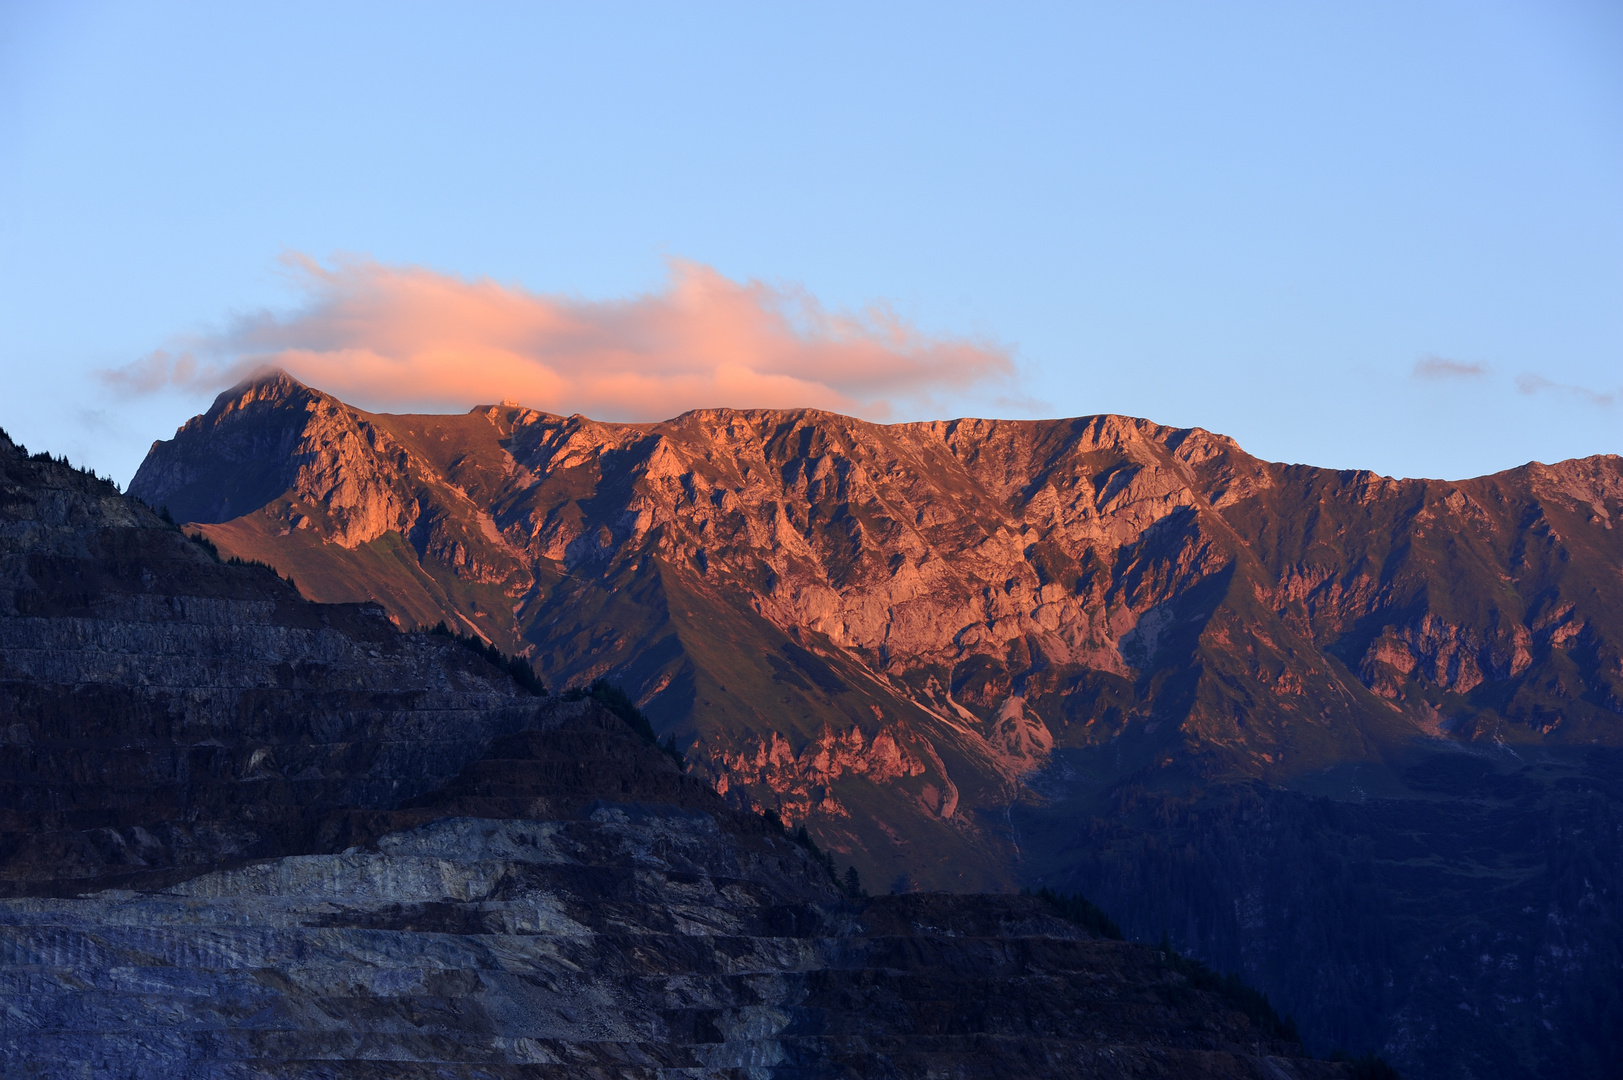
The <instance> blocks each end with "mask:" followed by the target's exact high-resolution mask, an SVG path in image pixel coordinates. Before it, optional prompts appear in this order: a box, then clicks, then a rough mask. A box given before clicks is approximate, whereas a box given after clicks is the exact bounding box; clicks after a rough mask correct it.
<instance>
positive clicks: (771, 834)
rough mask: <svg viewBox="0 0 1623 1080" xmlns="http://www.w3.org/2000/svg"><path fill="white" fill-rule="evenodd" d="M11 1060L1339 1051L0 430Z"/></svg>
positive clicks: (1215, 1067) (1024, 1068)
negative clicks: (1306, 1047)
mask: <svg viewBox="0 0 1623 1080" xmlns="http://www.w3.org/2000/svg"><path fill="white" fill-rule="evenodd" d="M0 718H3V720H4V725H3V730H4V737H5V741H4V743H3V744H0V785H3V787H0V792H3V794H0V808H3V810H0V814H3V815H4V816H3V818H0V829H3V831H0V883H3V887H4V890H5V892H6V893H7V894H8V895H6V896H5V897H4V898H3V899H0V1059H3V1060H4V1062H5V1072H6V1075H8V1076H11V1075H16V1076H40V1077H56V1076H64V1075H96V1076H109V1077H129V1078H136V1077H140V1078H147V1077H151V1078H158V1077H164V1078H168V1077H177V1076H178V1077H198V1078H203V1077H208V1078H214V1077H222V1078H223V1077H245V1078H246V1077H269V1076H301V1077H302V1076H314V1077H321V1076H327V1077H335V1078H336V1077H376V1078H380V1080H381V1078H383V1077H390V1078H396V1077H424V1078H426V1077H435V1078H441V1077H470V1078H471V1077H476V1076H478V1077H520V1076H524V1077H549V1076H557V1077H593V1076H597V1077H624V1078H639V1077H677V1076H718V1077H726V1076H735V1077H783V1078H790V1077H835V1076H862V1077H881V1076H896V1077H904V1076H905V1077H919V1076H939V1077H966V1078H967V1077H983V1076H984V1077H992V1076H1006V1075H1012V1074H1020V1075H1029V1076H1054V1077H1062V1076H1063V1077H1071V1076H1090V1077H1091V1076H1106V1077H1108V1076H1123V1077H1125V1076H1142V1075H1152V1074H1157V1075H1197V1074H1198V1075H1208V1076H1216V1077H1256V1078H1262V1077H1269V1078H1275V1077H1281V1076H1283V1077H1331V1076H1341V1075H1345V1073H1346V1070H1345V1068H1344V1067H1342V1066H1335V1065H1330V1064H1325V1063H1321V1062H1313V1061H1308V1060H1305V1059H1303V1058H1302V1057H1301V1051H1300V1047H1299V1046H1296V1045H1295V1044H1293V1043H1283V1042H1279V1041H1276V1040H1274V1039H1272V1038H1270V1037H1269V1036H1267V1035H1266V1034H1265V1033H1264V1031H1263V1030H1262V1029H1260V1028H1258V1027H1256V1026H1254V1025H1253V1024H1252V1023H1251V1022H1250V1021H1249V1020H1248V1019H1247V1017H1246V1015H1245V1013H1244V1011H1243V1008H1242V1007H1241V1006H1242V1005H1243V1004H1244V1003H1243V1002H1237V1001H1235V1000H1231V999H1229V998H1225V997H1224V996H1222V994H1220V993H1216V992H1213V991H1211V990H1208V989H1203V988H1201V987H1199V986H1196V985H1193V984H1191V983H1190V981H1189V979H1188V977H1187V975H1186V973H1185V972H1184V971H1183V969H1181V968H1179V967H1178V966H1177V964H1176V963H1175V962H1172V961H1169V960H1168V959H1167V958H1166V957H1165V956H1163V955H1162V954H1159V953H1156V952H1154V951H1151V950H1148V949H1145V948H1143V947H1141V946H1136V945H1131V944H1127V943H1123V942H1119V941H1109V940H1102V939H1099V938H1097V937H1095V936H1093V935H1092V934H1090V933H1088V932H1086V931H1084V930H1082V929H1080V928H1078V927H1077V926H1074V925H1072V924H1071V923H1069V922H1066V921H1064V920H1062V919H1060V918H1058V917H1057V916H1056V915H1055V913H1054V912H1053V911H1051V910H1050V909H1049V907H1048V906H1047V905H1046V904H1045V902H1043V901H1040V900H1038V899H1036V898H1029V897H1013V896H1003V897H990V896H944V895H939V894H938V895H928V894H917V895H911V896H897V897H881V898H876V899H859V898H855V897H850V896H845V895H843V894H842V893H841V891H840V890H839V889H837V888H836V887H835V885H834V884H833V883H832V882H831V880H830V878H829V874H828V872H827V871H826V869H825V868H824V865H823V863H822V862H820V861H819V860H817V859H816V858H814V857H813V856H812V854H811V853H810V852H809V851H808V850H807V849H806V848H805V847H804V846H803V845H801V844H799V843H796V842H795V841H794V840H792V839H791V838H790V837H789V836H787V835H786V834H784V833H783V832H782V831H781V830H780V828H779V827H778V826H776V825H774V824H769V823H768V822H767V821H766V819H763V818H761V817H759V816H756V815H753V814H748V813H744V812H741V811H738V810H736V809H732V808H730V807H728V806H727V805H726V803H725V802H724V801H723V800H722V799H721V798H720V797H719V796H717V795H716V793H715V792H714V791H713V790H712V789H711V788H710V786H709V785H708V784H706V783H704V782H702V781H701V780H699V779H696V778H695V777H693V776H689V775H685V774H684V773H683V772H682V771H681V770H680V769H679V768H678V767H677V766H676V764H675V763H674V762H673V761H672V760H671V758H670V757H668V756H667V755H665V754H662V753H660V752H658V751H657V750H655V749H654V748H652V747H649V746H646V745H644V743H643V742H642V741H641V740H640V739H639V737H638V736H637V735H636V734H634V733H633V732H632V730H631V729H630V728H629V727H628V726H627V725H626V724H625V723H624V722H623V721H622V720H620V719H619V718H618V717H616V716H613V715H611V714H609V713H608V712H606V711H604V710H603V709H602V708H600V707H599V706H598V705H596V704H595V703H594V702H592V701H591V700H589V699H588V700H586V701H581V702H575V703H566V702H561V701H558V700H555V699H551V698H545V699H544V698H536V697H534V696H531V695H529V694H527V693H526V692H525V691H523V690H521V689H520V688H519V687H517V686H516V685H515V684H513V683H512V682H511V681H510V680H509V679H508V677H507V676H506V675H505V674H504V673H503V672H502V671H500V670H498V669H497V668H496V667H494V666H493V665H491V664H489V663H488V662H487V661H486V659H485V658H484V657H483V656H481V655H479V654H476V653H475V652H473V651H470V650H467V649H464V648H462V647H461V646H460V645H459V644H458V643H456V642H455V641H453V640H450V639H448V638H445V637H441V636H435V635H421V634H401V633H399V632H398V631H396V630H395V629H394V627H393V626H392V625H391V624H390V623H389V622H388V621H387V620H386V619H385V618H384V616H383V615H382V613H381V611H380V610H378V609H377V608H374V607H370V606H366V605H350V606H342V605H340V606H333V605H320V604H314V603H310V602H308V601H305V600H303V599H301V598H300V597H299V596H298V594H297V593H296V592H295V590H294V589H293V587H292V586H291V585H289V584H288V583H287V582H285V581H283V580H282V579H280V578H278V577H277V576H276V575H275V574H274V573H272V572H271V571H269V570H267V569H265V568H262V567H255V566H244V565H227V564H222V563H220V562H218V561H217V560H216V558H215V557H214V556H213V555H212V554H210V553H209V552H208V551H207V550H206V549H205V548H203V547H202V546H200V545H198V544H196V543H194V542H192V541H191V540H189V539H187V538H186V537H185V536H184V535H182V534H181V533H180V532H179V531H177V530H176V529H174V528H172V527H171V526H169V525H168V524H167V523H166V522H164V521H163V520H161V519H160V518H159V517H158V516H156V515H154V514H153V513H152V512H151V511H149V510H147V509H146V508H145V507H143V506H142V505H140V504H139V503H137V502H136V501H134V500H132V499H127V498H125V497H122V496H120V495H119V494H118V493H117V492H116V491H115V490H114V489H113V488H112V487H111V485H109V484H106V483H104V482H102V481H99V480H96V479H95V478H94V477H91V476H88V475H86V474H84V473H80V472H77V471H75V470H72V469H70V468H68V467H67V466H66V464H65V463H58V462H53V461H49V460H45V459H42V458H33V459H30V458H27V457H25V456H23V455H22V453H21V452H20V451H19V450H18V449H17V448H16V447H15V446H13V445H12V444H11V443H10V442H9V441H7V440H5V439H4V438H3V436H0Z"/></svg>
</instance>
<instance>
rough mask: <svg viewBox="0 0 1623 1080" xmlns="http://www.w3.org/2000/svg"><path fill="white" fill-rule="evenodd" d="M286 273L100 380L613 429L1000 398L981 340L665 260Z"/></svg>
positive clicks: (996, 355)
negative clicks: (260, 372) (643, 289)
mask: <svg viewBox="0 0 1623 1080" xmlns="http://www.w3.org/2000/svg"><path fill="white" fill-rule="evenodd" d="M286 261H287V262H288V264H289V266H290V267H291V268H292V270H293V272H294V273H295V274H296V275H297V276H298V278H299V279H300V281H301V284H302V285H303V287H304V288H305V291H306V297H305V301H304V303H303V305H302V306H300V307H299V308H298V309H297V310H295V311H293V312H291V313H288V314H274V313H270V312H262V313H259V314H256V315H252V316H248V317H243V318H239V319H237V320H236V321H235V322H233V323H232V324H231V325H229V326H228V327H227V328H226V329H225V330H224V331H222V332H220V333H217V334H212V335H203V336H199V337H196V338H192V339H187V340H177V341H176V342H174V343H172V344H171V346H170V347H168V348H165V349H160V350H157V351H155V352H153V353H151V354H149V355H147V356H145V357H142V358H141V359H139V360H137V361H135V362H134V363H131V364H128V365H126V366H124V367H121V368H117V369H113V370H109V371H104V372H102V377H103V379H104V380H105V381H106V382H108V383H109V384H110V385H112V386H114V387H116V388H119V389H121V390H124V391H128V392H134V393H143V392H152V391H155V390H159V389H162V388H164V387H181V388H184V389H191V390H217V389H220V388H222V387H224V386H228V385H230V384H231V383H233V382H235V381H237V380H238V379H240V378H241V377H243V376H244V375H246V374H248V373H249V372H251V371H253V370H254V369H256V368H259V367H262V366H265V365H276V366H280V367H283V368H285V369H287V370H288V371H289V372H291V373H292V374H293V375H295V376H296V377H298V378H300V379H302V380H304V381H305V382H308V383H310V384H311V385H313V386H316V387H319V388H320V389H323V390H326V391H328V392H330V393H333V394H335V395H337V396H339V397H341V398H344V399H345V400H348V401H351V402H353V403H355V404H357V405H361V406H362V407H365V408H372V409H378V410H383V409H425V408H442V409H459V408H467V407H469V406H472V405H476V404H481V403H486V402H494V401H499V400H502V399H504V398H510V399H513V400H517V401H520V402H522V403H524V404H526V405H530V406H533V407H536V408H540V409H546V410H548V411H551V412H560V413H572V412H581V413H586V414H588V415H591V416H596V417H600V418H604V419H622V420H654V419H663V418H665V417H668V416H672V415H675V414H676V413H679V412H681V411H683V410H685V409H691V408H700V407H714V406H735V407H755V408H788V407H799V406H812V407H818V408H826V409H833V410H838V411H841V412H849V413H856V414H859V415H864V416H868V417H871V418H874V419H884V418H887V417H889V416H891V415H893V414H894V413H896V412H898V411H903V410H908V411H916V410H928V409H930V408H931V407H932V405H933V404H934V402H935V401H936V400H937V399H938V398H940V397H941V396H942V395H947V394H955V393H959V392H962V391H964V390H967V389H970V388H972V387H973V388H976V389H977V390H978V391H989V392H991V395H992V396H995V395H996V393H997V391H998V390H999V389H1003V390H1017V388H1015V387H1014V386H1013V382H1014V375H1015V368H1014V363H1013V361H1012V359H1011V357H1010V355H1009V352H1008V350H1007V349H1006V348H1003V347H1001V346H999V345H998V344H996V343H994V342H990V341H985V340H976V339H970V338H962V337H952V336H943V335H931V334H926V333H924V332H922V331H920V330H919V329H918V328H917V327H915V326H913V325H912V324H911V323H909V322H908V321H907V320H905V319H903V318H902V317H900V316H899V315H897V314H896V313H895V312H894V311H893V310H891V309H890V308H888V307H886V306H884V305H882V304H876V305H873V306H870V307H869V308H867V309H865V310H863V311H861V312H857V313H850V312H835V311H829V310H828V309H826V308H825V307H823V305H822V304H820V303H819V302H818V301H817V299H816V298H815V297H813V296H812V295H811V294H810V293H808V292H806V291H805V290H804V289H801V288H797V287H793V286H783V285H769V284H765V283H762V282H759V281H750V282H746V283H742V284H741V283H738V282H735V281H732V280H729V279H728V278H726V277H724V276H722V275H721V274H719V273H717V272H716V271H715V270H713V269H711V268H709V267H706V266H703V265H700V264H698V263H693V262H685V261H681V260H672V261H671V263H670V276H669V279H668V281H667V284H666V286H665V287H664V289H662V290H661V291H659V292H655V293H651V294H647V295H642V296H635V297H631V298H628V299H622V300H607V301H594V300H581V299H578V298H573V297H564V296H557V295H546V294H540V293H533V292H529V291H527V290H525V289H522V288H518V287H515V286H509V285H501V284H498V283H496V282H494V281H490V280H488V279H480V280H467V279H464V278H460V277H455V276H452V275H447V274H442V273H437V272H435V271H432V270H428V269H424V268H421V267H409V266H408V267H402V266H385V265H382V264H380V263H377V262H373V261H370V260H367V259H338V260H335V261H333V262H331V263H330V264H327V265H322V264H320V263H317V262H316V261H314V260H312V259H309V258H306V257H304V256H299V255H294V256H289V257H288V259H287V260H286Z"/></svg>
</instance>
